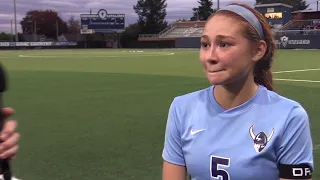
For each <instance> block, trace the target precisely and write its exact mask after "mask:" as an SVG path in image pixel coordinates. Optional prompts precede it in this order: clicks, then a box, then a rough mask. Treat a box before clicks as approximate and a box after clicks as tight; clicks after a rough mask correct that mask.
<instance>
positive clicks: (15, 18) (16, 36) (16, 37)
mask: <svg viewBox="0 0 320 180" xmlns="http://www.w3.org/2000/svg"><path fill="white" fill-rule="evenodd" d="M13 9H14V32H15V39H16V42H18V33H17V8H16V0H13Z"/></svg>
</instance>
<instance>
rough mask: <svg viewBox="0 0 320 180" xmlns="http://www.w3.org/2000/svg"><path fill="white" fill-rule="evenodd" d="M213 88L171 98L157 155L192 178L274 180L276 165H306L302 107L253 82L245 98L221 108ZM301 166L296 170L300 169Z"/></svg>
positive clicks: (308, 146)
mask: <svg viewBox="0 0 320 180" xmlns="http://www.w3.org/2000/svg"><path fill="white" fill-rule="evenodd" d="M213 88H214V86H211V87H209V88H207V89H203V90H200V91H196V92H193V93H189V94H186V95H183V96H179V97H176V98H175V99H174V101H173V102H172V104H171V106H170V110H169V115H168V121H167V127H166V135H165V143H164V149H163V155H162V156H163V159H164V160H165V161H167V162H170V163H172V164H176V165H181V166H186V169H187V171H188V174H189V175H190V177H191V179H192V180H213V179H219V180H230V179H233V180H257V179H259V180H279V176H280V174H281V173H283V174H285V173H288V172H281V170H280V169H281V168H280V166H281V167H282V166H284V168H282V169H283V171H286V167H287V166H288V167H291V165H293V167H294V165H300V164H304V165H309V167H310V169H308V170H305V169H306V168H304V167H305V166H301V167H303V170H301V171H300V169H299V168H293V169H292V168H291V169H289V171H290V172H289V174H290V173H292V176H295V177H297V176H305V175H308V174H310V171H312V169H313V155H312V154H313V150H312V149H313V147H312V139H311V133H310V127H309V119H308V115H307V113H306V111H305V110H304V109H303V107H302V106H301V105H300V104H298V103H297V102H295V101H293V100H290V99H287V98H285V97H282V96H280V95H278V94H276V93H275V92H272V91H269V90H268V89H266V88H265V87H264V86H259V88H258V91H257V92H256V94H255V95H254V97H252V98H251V99H250V100H249V101H248V102H246V103H244V104H242V105H240V106H238V107H235V108H233V109H230V110H224V109H223V108H222V107H221V106H220V105H219V104H218V103H217V102H216V100H215V98H214V96H213ZM301 169H302V168H301Z"/></svg>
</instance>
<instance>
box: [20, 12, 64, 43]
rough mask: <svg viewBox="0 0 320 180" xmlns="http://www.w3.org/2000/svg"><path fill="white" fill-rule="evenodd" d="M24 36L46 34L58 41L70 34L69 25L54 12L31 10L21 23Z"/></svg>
mask: <svg viewBox="0 0 320 180" xmlns="http://www.w3.org/2000/svg"><path fill="white" fill-rule="evenodd" d="M20 24H21V27H22V32H23V34H33V33H36V34H44V35H45V36H47V37H48V38H53V39H56V38H57V35H58V36H59V35H61V34H63V33H67V32H68V27H67V23H66V22H65V21H64V20H62V18H61V17H60V16H59V15H58V12H56V11H54V10H51V9H49V10H30V11H28V12H27V13H26V15H25V17H23V19H22V20H21V21H20Z"/></svg>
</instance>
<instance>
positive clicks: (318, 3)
mask: <svg viewBox="0 0 320 180" xmlns="http://www.w3.org/2000/svg"><path fill="white" fill-rule="evenodd" d="M319 2H320V1H317V11H319Z"/></svg>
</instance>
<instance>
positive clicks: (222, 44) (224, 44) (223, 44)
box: [220, 42, 230, 47]
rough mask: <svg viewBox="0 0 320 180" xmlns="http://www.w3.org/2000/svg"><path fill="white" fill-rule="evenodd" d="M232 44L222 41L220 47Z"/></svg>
mask: <svg viewBox="0 0 320 180" xmlns="http://www.w3.org/2000/svg"><path fill="white" fill-rule="evenodd" d="M229 45H230V44H228V43H225V42H220V47H227V46H229Z"/></svg>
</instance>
